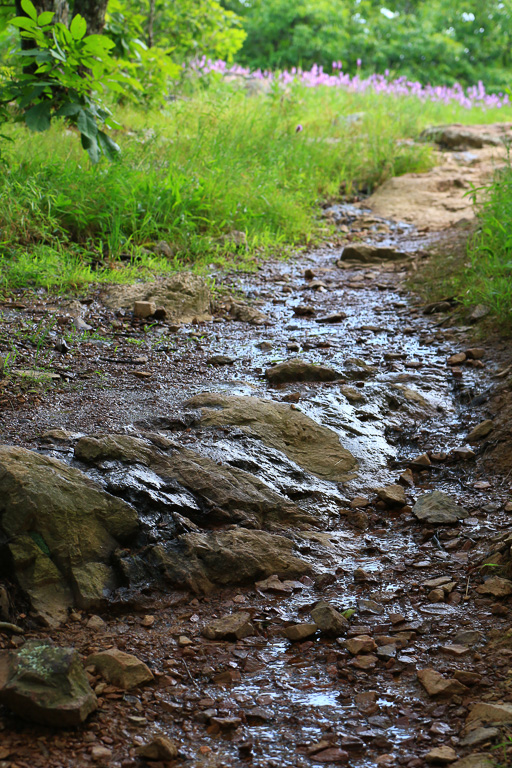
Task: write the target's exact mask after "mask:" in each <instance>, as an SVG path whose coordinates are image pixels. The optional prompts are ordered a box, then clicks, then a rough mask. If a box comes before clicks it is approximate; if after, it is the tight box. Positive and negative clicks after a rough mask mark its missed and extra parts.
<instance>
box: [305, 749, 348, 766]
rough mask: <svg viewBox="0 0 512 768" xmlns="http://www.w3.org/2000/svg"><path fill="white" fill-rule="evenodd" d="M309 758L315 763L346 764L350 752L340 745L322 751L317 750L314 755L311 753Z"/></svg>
mask: <svg viewBox="0 0 512 768" xmlns="http://www.w3.org/2000/svg"><path fill="white" fill-rule="evenodd" d="M309 759H310V760H312V761H313V762H314V763H335V764H336V765H344V764H345V763H347V762H348V752H345V751H344V750H343V749H340V748H339V747H328V748H327V749H323V750H321V751H320V752H315V754H314V755H310V756H309Z"/></svg>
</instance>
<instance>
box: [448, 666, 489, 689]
mask: <svg viewBox="0 0 512 768" xmlns="http://www.w3.org/2000/svg"><path fill="white" fill-rule="evenodd" d="M453 676H454V678H455V679H456V680H458V681H459V682H460V683H462V684H463V685H467V686H469V687H471V686H472V685H478V683H479V682H480V681H481V680H482V675H480V674H478V672H470V671H469V670H468V669H458V670H457V671H456V672H454V673H453Z"/></svg>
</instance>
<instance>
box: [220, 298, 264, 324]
mask: <svg viewBox="0 0 512 768" xmlns="http://www.w3.org/2000/svg"><path fill="white" fill-rule="evenodd" d="M229 314H230V315H231V317H232V318H233V319H234V320H239V321H240V322H241V323H249V325H270V324H271V321H270V318H269V317H267V315H266V314H265V313H264V312H261V310H259V309H256V307H251V306H250V304H245V303H243V302H239V301H234V302H232V304H231V306H230V310H229Z"/></svg>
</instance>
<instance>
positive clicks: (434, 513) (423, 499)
mask: <svg viewBox="0 0 512 768" xmlns="http://www.w3.org/2000/svg"><path fill="white" fill-rule="evenodd" d="M412 512H413V515H415V517H417V518H418V520H424V521H425V522H427V523H439V524H441V525H448V524H450V523H456V522H457V521H458V520H464V519H465V518H466V517H469V512H468V511H467V510H465V509H464V507H461V506H460V505H459V504H457V503H456V502H455V501H454V500H453V499H452V498H451V497H450V496H448V494H446V493H443V492H442V491H432V493H426V494H424V496H420V497H419V499H418V501H417V502H416V504H415V505H414V507H413V508H412Z"/></svg>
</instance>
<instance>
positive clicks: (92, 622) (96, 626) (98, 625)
mask: <svg viewBox="0 0 512 768" xmlns="http://www.w3.org/2000/svg"><path fill="white" fill-rule="evenodd" d="M85 626H86V627H87V629H91V630H92V631H93V632H99V631H100V630H101V629H105V627H106V626H107V624H106V622H105V621H103V619H102V618H101V616H91V617H90V618H89V619H88V621H87V623H86V625H85Z"/></svg>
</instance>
